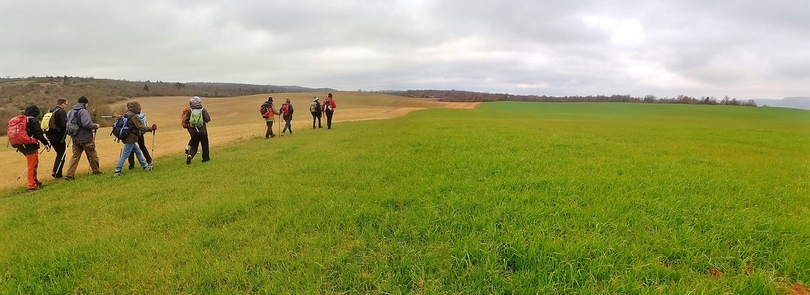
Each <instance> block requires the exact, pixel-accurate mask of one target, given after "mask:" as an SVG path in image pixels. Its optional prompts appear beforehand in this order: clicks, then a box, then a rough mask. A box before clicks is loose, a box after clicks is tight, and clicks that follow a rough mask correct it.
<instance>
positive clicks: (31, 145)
mask: <svg viewBox="0 0 810 295" xmlns="http://www.w3.org/2000/svg"><path fill="white" fill-rule="evenodd" d="M39 113H40V111H39V107H37V106H35V105H29V106H27V107H26V108H25V112H24V115H25V119H23V120H26V125H25V134H26V135H27V136H28V137H29V138H30V139H28V140H27V142H23V143H14V141H12V139H9V142H12V145H11V146H12V147H14V148H16V149H17V151H18V152H20V153H22V154H23V155H25V160H26V162H27V164H28V166H27V167H28V168H26V169H27V172H28V191H29V192H32V191H35V190H37V189H41V188H42V187H43V186H42V182H39V179H37V167H38V166H39V143H40V142H41V143H43V144H44V145H45V146H46V148H48V149H50V142H48V139H47V138H45V133H44V132H42V127H41V126H40V123H39V120H38V119H37V117H38V116H39ZM16 118H17V117H15V119H16ZM15 119H11V120H12V122H13V121H15ZM12 122H9V127H10V128H11V127H12V125H13V124H12ZM15 125H16V124H15ZM19 126H22V125H19ZM20 131H22V130H21V129H20ZM9 135H10V136H11V135H12V134H9Z"/></svg>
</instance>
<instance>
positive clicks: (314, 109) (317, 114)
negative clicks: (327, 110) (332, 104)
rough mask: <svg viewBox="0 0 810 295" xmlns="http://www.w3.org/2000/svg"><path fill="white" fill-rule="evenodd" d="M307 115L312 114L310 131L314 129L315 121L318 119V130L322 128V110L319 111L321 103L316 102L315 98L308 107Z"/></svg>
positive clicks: (316, 98)
mask: <svg viewBox="0 0 810 295" xmlns="http://www.w3.org/2000/svg"><path fill="white" fill-rule="evenodd" d="M309 113H310V114H312V129H315V119H318V128H323V126H322V125H321V116H322V114H323V110H322V109H321V102H320V101H318V97H317V96H316V97H315V99H313V100H312V104H310V105H309Z"/></svg>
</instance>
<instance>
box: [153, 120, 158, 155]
mask: <svg viewBox="0 0 810 295" xmlns="http://www.w3.org/2000/svg"><path fill="white" fill-rule="evenodd" d="M155 133H157V124H152V162H154V161H155Z"/></svg>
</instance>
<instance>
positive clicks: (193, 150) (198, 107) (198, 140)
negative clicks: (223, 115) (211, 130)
mask: <svg viewBox="0 0 810 295" xmlns="http://www.w3.org/2000/svg"><path fill="white" fill-rule="evenodd" d="M188 105H189V111H188V115H187V116H186V118H185V120H186V123H187V125H188V128H186V130H188V135H189V136H191V141H190V142H189V144H188V148H187V150H188V152H186V164H191V159H193V158H194V156H195V155H197V148H198V147H199V146H200V145H202V161H203V162H208V161H210V160H211V158H210V156H209V154H208V128H206V126H207V125H208V122H211V116H210V115H208V110H206V109H205V108H203V105H202V99H201V98H200V97H198V96H194V97H192V98H191V99H190V100H189V101H188ZM195 113H199V114H200V115H199V116H201V117H200V118H199V123H198V124H197V123H196V121H198V119H197V118H196V116H197V115H195Z"/></svg>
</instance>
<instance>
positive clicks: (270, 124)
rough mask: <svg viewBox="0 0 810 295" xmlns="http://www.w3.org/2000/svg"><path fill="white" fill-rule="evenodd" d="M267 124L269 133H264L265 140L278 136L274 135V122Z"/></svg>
mask: <svg viewBox="0 0 810 295" xmlns="http://www.w3.org/2000/svg"><path fill="white" fill-rule="evenodd" d="M266 123H267V131H265V132H264V138H268V137H270V136H276V135H275V134H273V121H266Z"/></svg>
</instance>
